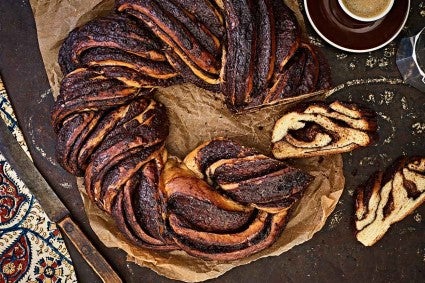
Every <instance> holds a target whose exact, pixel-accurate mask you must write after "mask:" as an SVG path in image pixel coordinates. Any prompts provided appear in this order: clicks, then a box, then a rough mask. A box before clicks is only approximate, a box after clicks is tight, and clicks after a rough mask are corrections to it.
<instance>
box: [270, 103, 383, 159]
mask: <svg viewBox="0 0 425 283" xmlns="http://www.w3.org/2000/svg"><path fill="white" fill-rule="evenodd" d="M376 130H377V123H376V113H375V112H374V111H372V110H370V109H366V108H364V107H360V106H358V105H356V104H354V103H344V102H340V101H335V102H332V103H331V104H329V105H328V104H326V103H324V102H312V103H309V104H305V105H304V106H299V107H298V108H297V109H294V110H292V111H289V112H288V113H286V114H285V115H283V116H282V117H281V118H280V119H279V120H278V121H277V122H276V124H275V127H274V129H273V135H272V143H273V150H272V151H273V155H274V156H275V157H276V158H278V159H284V158H299V157H309V156H318V155H326V154H335V153H343V152H348V151H351V150H354V149H356V148H359V147H364V146H368V145H370V144H371V143H372V142H374V141H375V140H376V138H377V133H376Z"/></svg>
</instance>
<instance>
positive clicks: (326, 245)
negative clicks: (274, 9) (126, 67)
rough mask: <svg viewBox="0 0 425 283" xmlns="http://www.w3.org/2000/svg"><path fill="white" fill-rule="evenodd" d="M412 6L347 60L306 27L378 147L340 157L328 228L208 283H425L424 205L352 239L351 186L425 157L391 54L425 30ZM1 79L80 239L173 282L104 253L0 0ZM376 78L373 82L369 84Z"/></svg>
mask: <svg viewBox="0 0 425 283" xmlns="http://www.w3.org/2000/svg"><path fill="white" fill-rule="evenodd" d="M421 3H423V2H421V1H412V8H411V12H410V15H409V19H408V21H407V24H406V27H405V28H404V29H403V31H402V33H401V34H400V35H399V36H398V37H397V38H396V39H395V40H394V41H393V42H392V43H391V44H390V45H388V46H387V47H385V48H382V49H380V50H377V51H374V52H371V53H365V54H350V53H345V52H342V51H339V50H337V49H335V48H333V47H331V46H329V45H327V44H326V43H324V42H323V41H322V40H320V38H319V37H318V36H317V34H315V33H314V31H313V30H312V29H311V28H310V26H309V24H308V23H307V27H308V32H309V34H310V35H311V39H312V40H313V41H314V42H315V43H316V44H317V45H321V46H322V50H323V51H324V53H325V55H326V57H327V58H328V59H329V62H330V64H331V68H332V75H333V79H334V82H335V85H339V88H338V89H339V90H338V91H337V92H335V93H334V94H333V95H332V96H331V97H330V98H329V99H330V100H333V99H341V100H351V101H354V102H358V103H362V104H367V105H368V106H369V107H371V108H373V109H375V110H376V111H377V112H378V119H379V120H378V123H379V133H380V140H379V142H378V143H376V144H375V145H374V146H372V147H369V148H365V149H361V150H357V151H354V152H352V153H347V154H344V174H345V176H346V181H347V183H346V188H345V190H344V192H343V195H342V197H341V200H340V201H339V203H338V205H337V207H336V209H335V211H334V212H333V214H332V215H331V216H330V217H329V219H328V220H327V222H326V225H325V227H324V228H323V229H322V230H321V231H320V232H318V233H317V234H316V235H314V237H313V238H312V239H311V240H310V241H308V242H306V243H304V244H302V245H300V246H296V247H294V248H293V249H291V250H290V251H288V252H286V253H284V254H282V255H281V256H278V257H269V258H265V259H261V260H258V261H256V262H253V263H251V264H248V265H244V266H240V267H237V268H235V269H232V270H230V271H229V272H227V273H226V274H224V275H223V276H221V277H219V278H217V279H213V280H210V282H341V281H342V282H361V281H365V282H366V281H367V282H424V278H425V241H424V239H425V225H424V223H425V206H424V205H423V206H421V207H420V208H418V209H417V210H416V211H414V212H413V214H412V215H409V216H408V217H406V218H405V219H404V220H403V221H401V222H399V223H397V224H395V225H394V226H393V227H392V228H391V229H390V230H389V231H388V233H387V234H386V235H385V236H384V238H383V239H382V240H381V241H379V242H378V243H377V244H376V245H375V246H373V247H368V248H366V247H364V246H362V245H361V244H360V243H359V242H357V241H356V239H355V237H354V230H353V228H352V225H353V224H352V219H353V213H354V212H353V203H354V200H353V196H352V192H353V190H354V188H355V187H356V186H357V185H358V184H360V183H361V182H363V181H364V180H365V179H367V178H368V176H369V175H370V174H372V172H373V171H375V170H377V169H384V168H385V167H386V166H388V165H389V164H391V162H392V161H393V160H395V159H396V158H397V157H398V156H400V155H402V154H404V155H424V154H425V146H424V143H423V141H424V138H425V110H424V109H425V94H424V93H421V92H419V91H417V90H416V89H414V88H412V87H409V86H407V85H405V84H402V83H400V78H401V76H400V75H399V73H398V71H397V68H396V64H395V51H396V49H397V44H398V42H399V39H400V37H405V36H408V35H409V36H410V35H413V34H415V33H416V32H418V31H419V30H420V29H421V28H422V27H423V26H424V25H425V16H424V15H425V8H424V6H425V5H424V4H421ZM0 16H1V17H0V72H1V74H2V77H3V81H4V83H5V86H6V89H7V92H8V94H9V96H10V98H11V101H12V104H13V106H14V108H15V111H16V114H17V117H18V120H19V121H20V126H21V128H22V129H23V131H24V136H25V139H26V141H27V143H28V146H29V149H30V151H31V153H32V156H33V158H34V161H35V164H36V166H37V167H38V169H39V170H40V172H41V173H42V174H43V176H44V177H45V178H46V179H47V181H48V183H49V184H50V185H51V186H52V187H53V188H54V190H55V191H56V193H57V194H58V196H59V198H60V199H61V200H62V201H63V202H64V203H65V205H66V206H67V207H68V209H69V210H70V212H71V215H72V216H73V218H74V219H75V220H77V222H78V224H79V225H80V227H81V228H82V229H83V230H84V232H86V233H88V234H89V235H91V237H92V238H93V239H95V242H94V243H95V245H96V246H97V247H98V248H99V249H100V250H101V251H102V253H103V254H104V255H105V256H106V257H108V258H109V259H110V261H111V263H112V264H113V265H114V267H116V269H117V270H118V271H119V273H120V275H121V276H122V277H123V278H125V281H126V282H173V281H172V280H169V279H167V278H164V277H162V276H159V275H157V274H156V273H155V272H153V271H151V270H150V269H147V268H143V267H139V266H137V265H135V264H133V263H129V262H126V255H125V254H124V253H123V252H122V251H120V250H118V249H110V248H106V247H105V246H104V245H103V244H102V243H101V242H100V241H99V240H98V239H97V238H96V236H95V235H94V233H93V232H92V231H91V229H90V225H89V223H88V221H87V218H86V216H85V214H84V211H83V208H82V202H81V199H80V196H79V193H78V191H77V189H76V186H75V179H74V177H72V176H70V175H69V174H68V173H66V172H65V171H64V170H62V169H61V168H60V166H59V165H58V164H57V163H56V161H55V158H54V144H55V141H54V140H55V135H54V133H53V131H52V129H51V126H50V108H51V106H52V103H53V98H52V95H51V93H50V91H49V84H48V82H47V78H46V75H45V71H44V67H43V63H42V60H41V57H40V53H39V49H38V44H37V35H36V30H35V26H34V19H33V17H32V13H31V9H30V7H29V4H28V3H27V1H16V0H7V1H6V0H3V1H0ZM377 81H381V82H380V83H374V82H377ZM70 253H71V256H72V258H73V260H74V265H75V266H76V271H77V276H78V278H79V280H80V281H81V282H93V283H94V282H98V281H99V280H98V279H97V278H96V276H95V275H94V274H93V273H92V272H91V270H90V268H89V267H88V266H87V265H86V264H85V263H84V261H83V260H82V259H81V258H79V256H78V254H76V253H75V251H73V250H71V251H70Z"/></svg>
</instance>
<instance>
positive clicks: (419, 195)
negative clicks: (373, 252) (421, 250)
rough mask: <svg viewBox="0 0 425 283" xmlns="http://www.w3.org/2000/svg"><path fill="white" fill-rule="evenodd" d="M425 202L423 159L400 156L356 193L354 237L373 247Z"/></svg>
mask: <svg viewBox="0 0 425 283" xmlns="http://www.w3.org/2000/svg"><path fill="white" fill-rule="evenodd" d="M424 201H425V158H424V157H411V158H407V157H403V158H401V159H400V160H398V161H397V162H396V163H395V165H393V167H390V168H389V169H388V170H387V171H386V172H385V173H383V172H377V173H376V174H374V175H372V176H371V177H370V178H369V180H368V181H367V182H366V183H365V184H363V185H361V186H359V187H358V189H357V192H356V206H355V224H356V230H357V233H356V237H357V240H358V241H359V242H361V243H362V244H363V245H365V246H372V245H374V244H375V243H376V242H378V241H379V240H380V239H381V238H382V237H383V236H384V235H385V233H386V232H387V231H388V229H389V228H390V227H391V225H392V224H394V223H396V222H398V221H401V220H402V219H404V218H405V217H406V216H407V215H409V214H410V213H412V212H413V211H414V210H415V209H416V208H417V207H419V206H420V205H421V204H422V203H424Z"/></svg>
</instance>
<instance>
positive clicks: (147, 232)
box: [52, 0, 330, 260]
mask: <svg viewBox="0 0 425 283" xmlns="http://www.w3.org/2000/svg"><path fill="white" fill-rule="evenodd" d="M275 15H276V16H275ZM59 63H60V66H61V69H62V71H63V73H64V74H65V78H64V79H63V81H62V83H61V89H60V94H59V96H58V98H57V101H56V103H55V105H54V108H53V110H52V123H53V127H54V129H55V131H56V133H57V135H58V142H57V159H58V161H59V163H60V164H61V165H62V166H63V167H64V168H65V169H66V170H67V171H69V172H71V173H72V174H74V175H77V176H84V180H85V181H84V182H85V188H86V191H87V194H88V196H89V197H90V199H91V200H92V201H93V202H94V203H96V205H97V206H98V207H100V208H101V209H102V210H104V211H105V212H106V213H108V214H110V215H111V216H112V217H113V218H114V219H115V222H116V224H117V226H118V227H119V228H120V230H121V231H122V232H123V233H124V234H126V235H127V237H128V238H129V239H130V240H132V241H133V243H135V244H138V245H140V246H142V247H146V248H150V249H156V250H174V249H182V250H185V251H186V252H188V253H189V254H192V255H195V256H201V257H203V258H206V259H216V260H233V259H237V258H242V257H245V256H247V255H250V254H253V253H256V252H258V251H260V250H262V249H264V248H266V247H268V246H270V245H271V244H272V243H273V242H274V241H275V240H276V239H277V237H279V235H280V234H281V232H282V230H283V228H284V226H285V224H286V221H287V218H288V215H289V211H290V208H291V207H292V206H293V204H294V203H295V202H296V201H297V200H298V199H299V198H300V197H301V196H302V193H303V191H304V190H305V189H306V187H307V186H308V184H309V183H310V181H311V180H312V177H311V176H310V175H309V174H307V173H304V172H302V171H300V170H297V169H295V168H292V167H289V166H287V165H285V164H284V163H282V162H280V161H277V160H275V159H272V158H269V157H267V156H264V155H262V154H259V153H258V152H256V151H255V150H253V149H250V148H245V147H243V146H242V145H240V144H237V143H235V142H233V141H230V140H226V139H221V138H220V139H215V140H212V141H210V142H207V143H205V144H203V145H201V146H200V147H198V148H197V149H195V150H194V151H193V152H191V153H190V154H189V155H188V156H187V157H186V158H185V160H184V162H183V163H180V162H178V161H176V160H175V159H173V158H168V156H167V151H166V149H165V146H164V144H165V139H166V138H167V136H168V131H169V129H168V128H169V123H168V118H167V114H166V109H165V107H164V106H163V105H162V104H161V103H159V102H156V101H155V100H154V99H153V98H152V97H153V94H154V92H155V88H156V87H158V86H169V85H173V84H176V83H180V82H183V81H186V82H191V83H193V84H195V85H197V86H199V87H202V88H204V89H207V90H211V91H214V92H218V91H221V92H222V94H223V95H224V97H225V100H226V103H227V105H228V107H229V109H230V110H233V111H240V110H244V109H247V108H251V107H256V106H261V105H263V104H268V103H271V102H273V101H277V100H282V99H285V98H286V97H290V96H296V95H299V94H302V93H307V92H312V91H314V90H317V89H321V88H327V87H329V86H330V78H329V69H328V67H327V65H326V63H325V62H324V60H323V58H322V57H321V56H320V54H319V53H318V51H317V50H316V49H314V48H313V47H312V46H310V45H309V44H307V43H305V42H302V40H301V34H300V29H299V27H298V24H297V22H296V18H295V16H294V14H293V12H292V11H291V10H290V9H289V8H288V7H286V6H285V5H284V4H283V2H282V1H280V0H259V1H253V0H249V1H233V0H225V1H223V3H222V2H221V1H217V2H213V1H209V0H201V1H182V0H172V1H171V0H167V1H156V0H144V1H136V0H117V1H116V11H115V12H113V13H111V14H110V15H108V16H106V17H103V18H98V19H95V20H93V21H91V22H89V23H87V24H86V25H84V26H82V27H79V28H77V29H75V30H74V31H72V32H71V33H70V34H69V37H68V38H67V39H66V40H65V42H64V43H63V45H62V47H61V49H60V52H59Z"/></svg>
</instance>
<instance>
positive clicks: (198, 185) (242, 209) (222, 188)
mask: <svg viewBox="0 0 425 283" xmlns="http://www.w3.org/2000/svg"><path fill="white" fill-rule="evenodd" d="M167 166H168V168H166V170H165V172H164V175H163V178H164V190H165V194H166V196H167V204H168V213H169V215H168V218H169V228H170V231H171V233H172V234H173V236H174V239H175V241H176V243H177V245H178V246H179V247H180V248H181V249H183V250H185V251H186V252H187V253H189V254H192V255H195V256H201V257H203V258H208V259H214V260H231V259H237V258H243V257H246V256H248V255H250V254H252V253H255V252H258V251H260V250H262V249H264V248H266V247H268V246H270V245H271V244H272V243H274V241H275V240H276V239H277V237H278V236H279V235H280V234H281V232H282V230H283V228H284V226H285V224H286V222H287V220H288V217H289V212H290V211H289V210H290V208H291V207H292V205H293V204H294V203H295V201H297V200H298V199H299V198H300V197H301V196H302V194H303V192H304V190H305V188H306V187H307V185H308V184H309V183H310V182H311V181H312V179H313V177H312V176H310V175H308V174H306V173H304V172H302V171H300V170H298V169H295V168H292V167H289V166H288V165H286V164H285V163H283V162H280V161H278V160H275V159H272V158H269V157H266V156H264V155H262V154H259V153H257V152H256V151H254V150H253V149H250V148H245V147H243V146H241V145H240V144H238V143H236V142H233V141H230V140H226V139H215V140H212V141H209V142H206V143H204V144H202V145H200V146H199V147H198V148H196V149H195V150H193V151H192V152H191V153H189V154H188V155H187V156H186V158H185V159H184V162H183V164H179V163H175V162H171V163H169V164H168V165H167ZM189 168H190V170H189ZM200 177H201V178H200Z"/></svg>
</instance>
